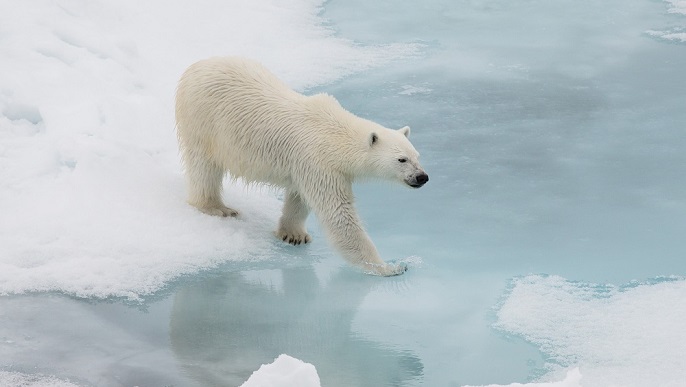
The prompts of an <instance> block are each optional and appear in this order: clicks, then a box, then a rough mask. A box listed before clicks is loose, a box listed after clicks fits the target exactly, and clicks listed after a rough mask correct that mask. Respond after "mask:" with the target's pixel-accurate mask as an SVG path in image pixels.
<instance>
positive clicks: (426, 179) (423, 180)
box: [415, 173, 429, 185]
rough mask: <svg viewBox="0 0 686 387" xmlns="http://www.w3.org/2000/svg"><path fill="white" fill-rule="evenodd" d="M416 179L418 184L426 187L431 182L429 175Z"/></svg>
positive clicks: (424, 174)
mask: <svg viewBox="0 0 686 387" xmlns="http://www.w3.org/2000/svg"><path fill="white" fill-rule="evenodd" d="M415 179H416V180H417V184H419V185H424V184H426V182H427V181H429V175H427V174H426V173H421V174H419V175H417V177H416V178H415Z"/></svg>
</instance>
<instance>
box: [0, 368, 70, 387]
mask: <svg viewBox="0 0 686 387" xmlns="http://www.w3.org/2000/svg"><path fill="white" fill-rule="evenodd" d="M0 386H7V387H10V386H17V387H19V386H21V387H77V385H76V384H73V383H70V382H68V381H65V380H61V379H58V378H55V377H53V376H43V375H26V374H22V373H19V372H5V371H0Z"/></svg>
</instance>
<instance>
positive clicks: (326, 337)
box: [171, 267, 423, 387]
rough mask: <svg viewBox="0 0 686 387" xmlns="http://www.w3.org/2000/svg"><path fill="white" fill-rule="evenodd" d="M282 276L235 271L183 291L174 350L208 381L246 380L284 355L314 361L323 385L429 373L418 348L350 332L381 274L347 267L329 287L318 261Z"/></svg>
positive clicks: (398, 380) (382, 382) (391, 382)
mask: <svg viewBox="0 0 686 387" xmlns="http://www.w3.org/2000/svg"><path fill="white" fill-rule="evenodd" d="M248 273H249V274H251V275H253V276H254V275H258V276H260V275H262V280H263V281H264V282H267V283H268V281H269V280H268V279H266V277H267V275H266V274H265V273H266V272H265V271H262V272H260V271H253V272H248ZM281 274H282V279H283V286H282V289H275V287H274V286H271V285H268V284H261V283H258V282H256V281H250V280H248V279H246V276H245V275H244V274H243V273H240V272H233V273H227V274H225V275H224V276H222V277H219V278H213V279H208V280H207V281H205V282H202V283H198V284H193V285H190V286H188V287H186V288H184V289H182V290H180V291H179V292H177V293H176V298H175V300H174V307H173V311H172V318H171V343H172V348H173V351H174V353H175V355H176V357H177V359H178V360H179V362H180V363H181V365H182V368H183V369H184V370H185V371H186V372H187V373H188V374H189V376H191V377H192V378H194V379H196V380H197V381H198V382H199V384H200V385H202V386H240V385H241V384H242V383H243V382H244V381H245V380H247V379H248V377H250V375H251V373H252V372H253V371H255V370H257V369H258V368H259V367H260V365H261V364H266V363H270V362H272V361H273V360H274V358H276V357H277V356H278V355H279V354H282V353H287V354H289V355H291V356H293V357H296V358H299V359H302V360H303V361H306V362H309V363H312V364H314V365H315V367H316V368H317V372H318V373H319V377H320V378H321V383H322V386H348V387H354V386H396V385H403V384H404V383H403V382H404V381H408V380H411V379H414V378H417V377H419V376H420V375H421V374H422V369H423V366H422V363H421V361H420V360H419V359H418V358H417V357H416V356H414V355H413V354H411V353H408V352H406V351H399V350H395V349H390V348H385V347H383V346H382V345H380V344H377V343H374V342H371V341H369V340H365V339H362V338H359V337H355V335H354V333H352V332H351V330H350V329H351V323H352V320H353V318H354V316H355V312H356V310H357V308H358V306H359V304H360V303H361V302H362V300H363V299H364V297H365V296H366V295H367V293H368V292H369V291H370V290H371V289H372V287H373V286H375V284H379V282H378V281H376V280H375V278H373V277H367V276H359V275H355V273H354V272H353V271H348V270H341V271H340V272H338V273H336V274H334V275H333V277H332V278H331V279H330V280H329V282H328V284H326V286H322V285H321V284H320V283H319V281H318V279H317V276H316V275H315V273H314V270H313V269H312V267H300V268H291V269H283V270H282V271H281Z"/></svg>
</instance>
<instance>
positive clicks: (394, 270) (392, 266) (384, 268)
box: [366, 262, 407, 277]
mask: <svg viewBox="0 0 686 387" xmlns="http://www.w3.org/2000/svg"><path fill="white" fill-rule="evenodd" d="M366 266H367V267H368V270H366V273H368V274H372V275H378V276H382V277H392V276H396V275H401V274H403V273H405V272H406V271H407V264H406V263H404V262H400V263H394V262H390V263H384V264H367V265H366Z"/></svg>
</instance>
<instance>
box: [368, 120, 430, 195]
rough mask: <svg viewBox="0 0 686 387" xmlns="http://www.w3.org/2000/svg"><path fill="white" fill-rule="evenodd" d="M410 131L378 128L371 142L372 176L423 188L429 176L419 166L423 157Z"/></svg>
mask: <svg viewBox="0 0 686 387" xmlns="http://www.w3.org/2000/svg"><path fill="white" fill-rule="evenodd" d="M409 136H410V127H409V126H405V127H404V128H401V129H398V130H392V129H387V128H384V127H377V128H375V129H374V130H373V131H371V133H370V134H369V136H368V138H367V146H368V147H369V148H368V151H367V166H366V168H368V173H369V174H370V175H371V176H373V177H377V178H382V179H385V180H395V181H399V182H403V183H405V184H407V185H408V186H410V187H412V188H419V187H421V186H423V185H424V184H426V182H427V181H429V176H428V175H427V174H426V172H424V169H423V168H422V166H421V165H420V164H419V153H418V152H417V151H416V150H415V149H414V146H412V143H410V140H409Z"/></svg>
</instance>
